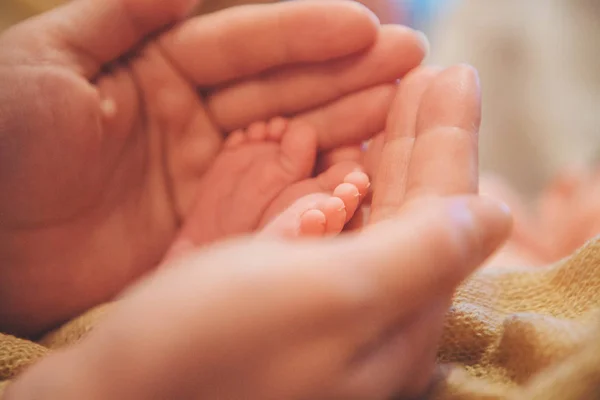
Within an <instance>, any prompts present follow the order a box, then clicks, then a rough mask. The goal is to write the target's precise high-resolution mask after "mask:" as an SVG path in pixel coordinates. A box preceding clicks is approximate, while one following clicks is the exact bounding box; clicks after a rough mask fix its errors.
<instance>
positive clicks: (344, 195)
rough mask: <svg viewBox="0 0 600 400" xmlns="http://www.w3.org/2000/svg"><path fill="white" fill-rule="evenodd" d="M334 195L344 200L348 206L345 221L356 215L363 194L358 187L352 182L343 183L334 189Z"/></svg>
mask: <svg viewBox="0 0 600 400" xmlns="http://www.w3.org/2000/svg"><path fill="white" fill-rule="evenodd" d="M333 195H334V196H335V197H337V198H339V199H341V200H342V201H343V202H344V205H345V207H346V221H345V222H348V221H349V220H350V219H351V218H352V217H353V216H354V213H355V212H356V210H357V209H358V205H359V204H360V198H361V196H360V192H359V190H358V188H357V187H356V186H355V185H353V184H351V183H342V184H340V185H338V186H337V187H336V188H335V189H334V191H333Z"/></svg>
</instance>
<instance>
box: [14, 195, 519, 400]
mask: <svg viewBox="0 0 600 400" xmlns="http://www.w3.org/2000/svg"><path fill="white" fill-rule="evenodd" d="M509 226H510V220H509V218H508V215H507V214H506V212H505V211H504V210H503V209H502V208H501V207H498V205H497V204H496V203H494V202H492V201H491V200H487V201H486V200H482V199H479V198H477V197H475V196H472V197H454V198H446V199H442V198H431V199H429V200H426V201H422V202H418V203H415V205H414V206H413V208H412V210H411V212H410V213H404V214H403V215H401V216H399V217H398V216H397V217H394V218H393V219H390V220H389V221H385V222H382V223H379V224H376V225H373V226H371V227H370V228H368V229H365V230H363V231H362V232H360V233H359V234H349V235H348V236H343V237H338V238H333V239H319V240H315V241H306V242H291V243H290V242H283V241H279V242H277V241H269V240H266V239H256V238H254V239H247V240H237V241H231V242H228V243H223V244H220V245H218V246H214V247H212V248H210V249H205V250H201V251H199V252H196V253H192V254H188V255H186V256H185V257H184V258H180V259H177V260H176V261H172V263H171V265H170V268H164V269H162V270H161V271H160V272H158V273H157V274H156V275H155V276H153V277H152V278H151V279H148V280H146V281H145V282H142V283H141V284H139V285H138V286H137V287H135V288H134V289H132V291H131V292H130V293H128V294H127V295H126V296H125V297H124V298H123V299H122V300H121V301H120V302H119V303H118V304H117V305H115V307H116V308H114V309H113V310H112V312H111V313H110V314H109V315H108V316H107V317H106V319H105V320H104V321H102V322H101V323H100V324H99V325H98V326H97V327H96V329H95V330H94V331H92V332H91V333H90V335H89V336H88V337H87V338H86V339H84V340H83V341H82V342H80V343H79V344H78V345H75V346H73V347H70V348H68V349H66V350H63V351H59V352H57V353H54V354H53V355H50V356H49V357H48V358H47V359H45V360H43V361H41V362H40V363H39V364H38V365H35V366H33V367H32V369H30V370H29V371H27V372H25V373H24V374H23V375H22V376H21V377H20V378H19V379H18V380H17V381H16V382H14V383H13V384H12V386H9V387H8V391H7V393H5V396H6V399H7V400H24V399H30V398H41V397H43V398H45V399H50V400H51V399H61V400H66V399H80V398H86V399H130V400H138V399H140V400H141V399H205V398H206V399H213V398H214V399H248V400H251V399H261V400H262V399H307V400H308V399H323V400H325V399H369V400H377V399H381V400H384V399H389V398H391V396H392V395H393V394H401V395H409V394H414V393H418V392H420V391H421V390H423V388H424V387H425V386H426V384H427V382H428V379H429V377H430V373H431V365H430V360H431V358H432V357H433V354H435V346H432V345H431V344H432V343H431V342H432V341H433V342H434V343H435V340H436V338H437V337H438V329H437V322H438V321H437V317H438V314H439V313H440V312H443V311H444V306H445V303H444V302H434V303H433V306H432V298H435V297H439V296H442V295H444V294H449V293H451V292H452V291H453V290H454V289H455V287H456V286H457V285H458V284H459V283H460V282H461V280H462V279H464V278H465V277H466V276H467V275H468V274H469V273H471V272H472V270H473V269H474V268H476V267H477V266H478V265H479V264H480V263H481V262H482V261H483V260H484V259H485V258H486V257H487V256H488V255H489V254H490V253H491V252H492V251H493V250H494V249H495V248H496V247H497V246H498V245H499V244H500V243H501V241H502V240H503V239H504V237H505V236H506V234H507V233H508V229H509ZM432 307H433V308H432ZM424 310H426V311H428V312H424ZM402 398H404V397H402Z"/></svg>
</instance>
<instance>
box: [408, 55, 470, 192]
mask: <svg viewBox="0 0 600 400" xmlns="http://www.w3.org/2000/svg"><path fill="white" fill-rule="evenodd" d="M480 120H481V98H480V87H479V80H478V77H477V72H476V71H475V69H473V68H472V67H469V66H455V67H451V68H448V69H446V70H445V71H443V72H441V73H440V74H439V75H438V76H437V77H436V79H435V80H434V81H433V82H432V83H431V84H430V85H429V88H428V89H427V92H426V93H425V94H424V95H423V98H422V100H421V104H420V105H419V113H418V117H417V125H416V139H415V144H414V147H413V150H412V156H411V160H410V171H409V175H408V178H407V184H406V196H407V198H409V197H415V196H421V195H424V194H426V195H430V194H432V195H443V196H445V195H455V194H467V193H477V190H478V178H479V175H478V133H479V124H480Z"/></svg>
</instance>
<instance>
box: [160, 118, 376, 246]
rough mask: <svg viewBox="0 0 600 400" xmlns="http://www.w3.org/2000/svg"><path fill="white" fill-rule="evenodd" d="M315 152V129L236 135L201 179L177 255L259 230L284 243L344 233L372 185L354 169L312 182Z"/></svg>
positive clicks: (276, 127) (266, 125) (279, 121)
mask: <svg viewBox="0 0 600 400" xmlns="http://www.w3.org/2000/svg"><path fill="white" fill-rule="evenodd" d="M317 147H318V139H317V133H316V131H315V130H314V129H313V128H312V127H311V126H309V125H307V124H304V123H300V122H291V121H288V120H286V119H284V118H275V119H272V120H270V121H268V122H257V123H254V124H252V125H250V126H249V127H248V129H246V130H237V131H234V132H232V133H231V134H230V135H229V136H228V138H227V139H226V141H225V143H224V148H223V149H222V151H221V152H220V153H219V155H218V156H217V158H216V159H215V161H214V162H213V163H212V165H211V167H210V168H209V170H208V171H206V173H205V174H204V176H203V177H202V180H201V182H200V185H199V190H198V195H197V200H196V203H195V205H194V207H193V209H192V211H191V213H190V214H189V215H187V217H186V223H185V225H184V226H183V228H182V230H181V233H180V236H179V238H178V240H176V244H175V245H174V248H173V250H175V249H177V250H179V249H182V248H183V247H196V246H199V245H204V244H209V243H211V242H214V241H216V240H218V239H223V238H226V237H230V236H234V235H240V234H245V233H250V232H257V231H259V232H260V234H261V235H273V236H279V237H286V238H297V237H302V236H322V235H332V234H337V233H340V232H341V231H342V230H343V228H344V226H345V225H346V224H347V223H348V221H349V220H350V219H351V218H352V217H353V216H354V214H355V213H356V211H357V210H358V208H359V206H360V203H361V201H362V200H363V199H364V197H365V195H366V194H367V192H368V188H369V185H370V182H369V178H368V176H367V175H366V174H365V173H364V172H362V170H361V167H360V165H359V164H357V163H355V162H340V163H338V164H335V165H333V166H332V167H330V168H329V169H328V170H326V171H324V172H323V173H321V174H318V175H317V176H313V175H314V171H315V164H316V158H317ZM173 250H172V251H173Z"/></svg>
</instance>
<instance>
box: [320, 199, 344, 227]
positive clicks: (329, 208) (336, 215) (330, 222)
mask: <svg viewBox="0 0 600 400" xmlns="http://www.w3.org/2000/svg"><path fill="white" fill-rule="evenodd" d="M320 209H321V211H323V214H325V217H326V218H327V223H326V225H325V234H328V235H332V234H337V233H340V232H341V231H342V229H344V224H345V223H346V205H345V204H344V201H343V200H342V199H340V198H339V197H330V198H329V199H327V200H325V201H324V202H323V203H322V206H321V207H320Z"/></svg>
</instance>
